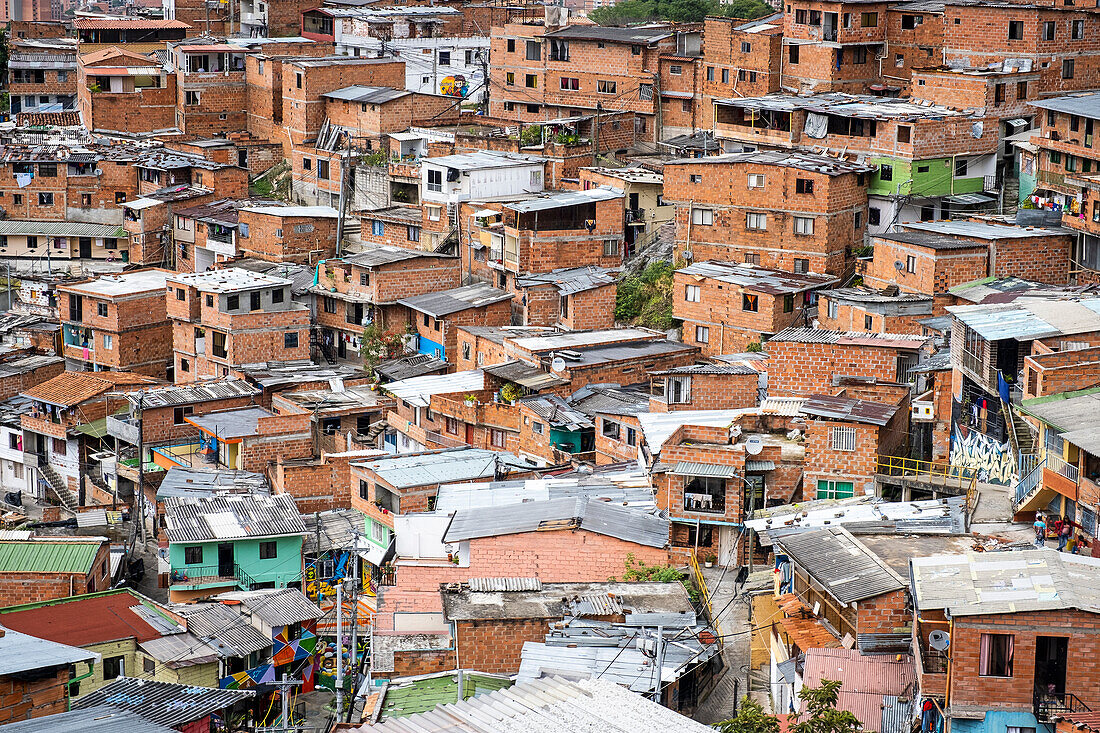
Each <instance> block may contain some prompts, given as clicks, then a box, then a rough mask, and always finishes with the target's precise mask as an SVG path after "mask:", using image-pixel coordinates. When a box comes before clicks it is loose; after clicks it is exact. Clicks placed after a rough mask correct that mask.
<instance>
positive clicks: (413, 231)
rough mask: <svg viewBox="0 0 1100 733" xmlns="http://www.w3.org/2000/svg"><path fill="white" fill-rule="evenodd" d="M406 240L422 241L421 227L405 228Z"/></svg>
mask: <svg viewBox="0 0 1100 733" xmlns="http://www.w3.org/2000/svg"><path fill="white" fill-rule="evenodd" d="M405 238H406V239H408V240H409V241H410V242H419V241H420V227H414V226H408V227H405Z"/></svg>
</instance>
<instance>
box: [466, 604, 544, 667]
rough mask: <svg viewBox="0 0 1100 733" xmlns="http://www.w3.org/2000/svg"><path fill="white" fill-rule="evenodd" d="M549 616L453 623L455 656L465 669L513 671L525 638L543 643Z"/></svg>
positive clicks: (518, 660) (516, 665) (520, 655)
mask: <svg viewBox="0 0 1100 733" xmlns="http://www.w3.org/2000/svg"><path fill="white" fill-rule="evenodd" d="M560 620H561V619H560V618H559V619H551V618H519V619H511V618H510V619H493V620H486V621H463V622H459V623H458V624H457V631H458V634H457V640H456V647H457V648H458V658H459V659H461V660H462V666H463V667H464V668H466V669H476V670H478V671H481V672H489V673H491V674H516V673H517V672H519V663H520V659H521V657H522V652H523V644H524V642H527V641H536V642H543V641H545V640H546V633H547V631H548V630H549V626H550V624H551V623H553V622H554V621H560Z"/></svg>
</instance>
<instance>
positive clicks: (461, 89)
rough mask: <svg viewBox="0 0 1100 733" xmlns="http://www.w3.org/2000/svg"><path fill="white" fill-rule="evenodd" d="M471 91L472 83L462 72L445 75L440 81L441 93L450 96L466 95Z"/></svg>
mask: <svg viewBox="0 0 1100 733" xmlns="http://www.w3.org/2000/svg"><path fill="white" fill-rule="evenodd" d="M469 92H470V83H469V82H468V81H466V77H464V76H463V75H462V74H455V75H454V76H445V77H443V79H442V81H440V82H439V93H440V94H444V95H446V96H448V97H465V96H466V95H467V94H469Z"/></svg>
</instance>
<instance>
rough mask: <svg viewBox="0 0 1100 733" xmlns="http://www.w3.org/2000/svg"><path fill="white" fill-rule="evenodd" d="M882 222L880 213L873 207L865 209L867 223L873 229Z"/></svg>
mask: <svg viewBox="0 0 1100 733" xmlns="http://www.w3.org/2000/svg"><path fill="white" fill-rule="evenodd" d="M881 221H882V212H881V211H880V210H878V209H876V208H875V207H874V206H872V207H870V208H869V209H867V223H868V224H870V225H871V226H873V227H877V226H878V225H879V223H880V222H881Z"/></svg>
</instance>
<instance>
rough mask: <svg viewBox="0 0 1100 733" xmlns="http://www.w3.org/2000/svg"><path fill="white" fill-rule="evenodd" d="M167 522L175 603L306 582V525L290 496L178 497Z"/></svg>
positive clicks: (167, 504)
mask: <svg viewBox="0 0 1100 733" xmlns="http://www.w3.org/2000/svg"><path fill="white" fill-rule="evenodd" d="M164 519H165V534H166V535H167V536H168V564H169V566H170V570H169V576H168V588H169V598H170V599H171V600H172V601H180V602H186V601H189V600H192V599H194V598H198V597H201V596H208V595H212V594H214V593H220V592H224V591H228V590H238V589H239V590H254V589H258V588H285V587H286V586H287V585H290V584H292V583H298V582H300V581H301V578H302V540H303V537H304V536H305V534H306V526H305V524H304V523H303V522H302V516H301V515H300V514H299V513H298V508H297V507H296V506H295V505H294V500H293V499H292V498H291V497H290V496H288V495H286V494H280V495H277V496H267V495H263V494H225V495H219V496H212V497H172V498H168V499H165V500H164Z"/></svg>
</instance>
